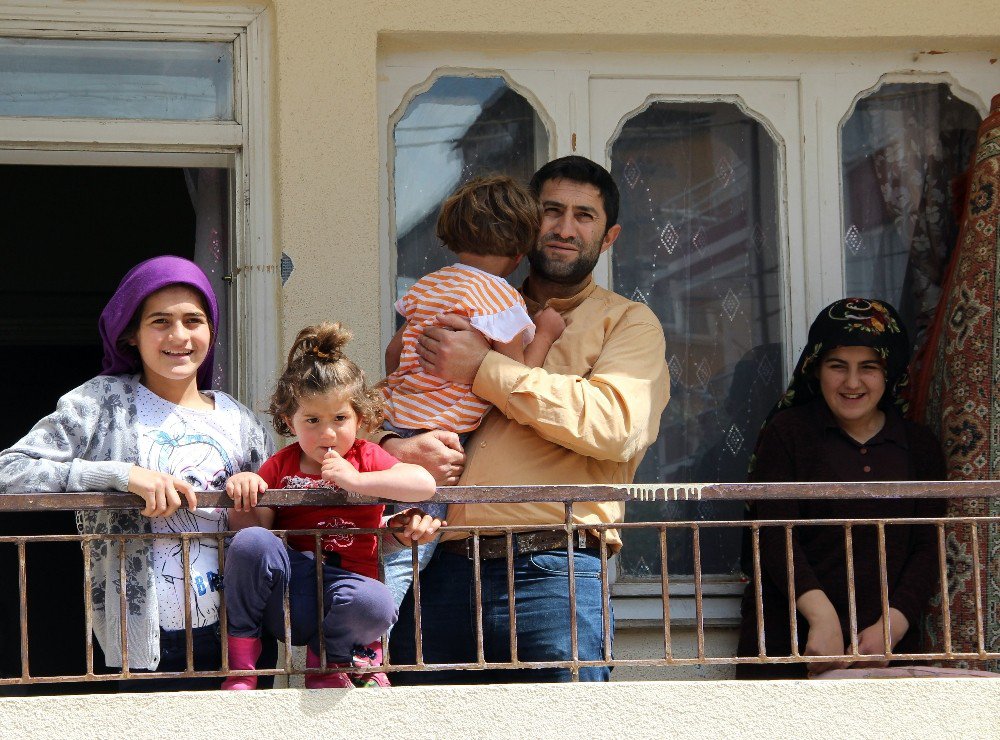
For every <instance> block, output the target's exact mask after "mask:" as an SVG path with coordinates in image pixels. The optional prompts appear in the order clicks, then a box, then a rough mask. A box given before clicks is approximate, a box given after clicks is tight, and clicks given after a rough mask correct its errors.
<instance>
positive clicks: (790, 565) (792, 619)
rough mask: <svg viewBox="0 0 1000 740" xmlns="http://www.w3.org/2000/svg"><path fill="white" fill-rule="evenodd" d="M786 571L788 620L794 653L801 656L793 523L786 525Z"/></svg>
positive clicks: (795, 655)
mask: <svg viewBox="0 0 1000 740" xmlns="http://www.w3.org/2000/svg"><path fill="white" fill-rule="evenodd" d="M785 572H786V573H787V574H788V622H789V625H788V627H789V631H790V633H791V636H792V655H793V656H794V657H796V658H798V657H800V653H799V620H798V613H799V612H798V609H797V608H796V605H795V558H794V556H793V553H792V525H791V524H786V525H785Z"/></svg>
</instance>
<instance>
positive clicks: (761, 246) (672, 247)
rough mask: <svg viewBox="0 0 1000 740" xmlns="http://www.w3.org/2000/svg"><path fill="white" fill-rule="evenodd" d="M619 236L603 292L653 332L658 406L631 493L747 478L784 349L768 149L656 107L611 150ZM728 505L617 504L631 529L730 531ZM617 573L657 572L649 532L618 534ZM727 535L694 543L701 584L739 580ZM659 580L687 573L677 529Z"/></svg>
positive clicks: (744, 131) (689, 565)
mask: <svg viewBox="0 0 1000 740" xmlns="http://www.w3.org/2000/svg"><path fill="white" fill-rule="evenodd" d="M611 160H612V174H613V175H614V177H615V180H616V181H617V182H618V183H619V186H620V188H621V195H622V208H621V216H620V218H619V221H620V223H621V224H622V236H621V238H620V239H619V240H618V242H617V243H616V244H615V246H614V248H613V249H612V270H613V280H614V289H615V291H616V292H618V293H621V294H622V295H624V296H627V297H630V298H632V299H633V300H636V301H642V302H643V303H646V304H648V305H649V307H650V308H651V309H652V310H653V311H654V313H655V314H656V315H657V317H658V318H659V319H660V321H661V323H662V325H663V331H664V334H665V335H666V341H667V360H668V363H669V366H670V375H671V386H670V392H671V398H670V403H669V405H668V406H667V409H666V411H665V412H664V414H663V417H662V421H661V426H660V435H659V438H658V439H657V441H656V443H655V444H654V445H653V447H652V448H650V450H649V451H648V452H647V454H646V457H645V458H644V460H643V462H642V465H641V466H640V467H639V470H638V473H637V475H636V480H637V481H638V482H650V483H651V482H661V481H667V482H669V481H683V482H727V481H729V482H735V481H743V480H746V472H747V463H748V460H749V457H750V453H751V451H752V449H753V445H754V443H755V441H756V437H757V430H758V428H759V427H760V424H761V422H762V421H763V418H764V416H765V415H766V413H767V411H768V410H769V408H770V406H771V404H773V403H774V402H775V401H776V400H777V398H778V397H779V395H780V393H781V390H782V387H783V384H784V379H783V357H784V346H783V336H782V312H783V307H784V296H785V290H784V288H783V287H782V272H781V259H780V250H779V236H780V224H779V218H780V209H779V192H780V187H779V174H778V172H779V161H778V149H777V146H776V145H775V142H774V141H773V140H772V139H771V136H770V135H769V134H768V133H767V131H766V130H765V128H764V127H763V126H762V125H761V124H760V123H758V122H757V121H755V120H754V119H752V118H750V117H749V116H747V115H746V114H744V113H743V112H742V111H741V110H740V109H739V108H738V107H737V106H736V105H734V104H730V103H666V102H657V103H653V104H652V105H650V106H649V107H648V108H646V109H645V110H644V111H642V112H641V113H639V114H638V115H636V116H634V117H633V118H632V119H630V120H629V121H628V122H627V123H626V124H625V125H624V126H623V128H622V131H621V134H620V136H619V137H618V138H617V140H616V141H615V142H614V145H613V148H612V154H611ZM742 513H743V504H742V503H741V502H711V503H708V502H706V503H702V504H697V503H684V502H681V503H677V502H668V503H630V504H629V505H628V507H626V518H627V519H628V520H630V521H649V520H670V519H739V518H741V517H742ZM625 539H626V546H625V548H624V549H623V550H622V552H621V556H620V566H619V567H620V569H621V575H622V576H623V577H626V578H630V579H639V580H641V579H643V578H656V579H657V580H658V579H659V574H660V554H659V543H658V537H657V535H656V533H655V532H649V531H627V532H626V533H625ZM739 551H740V538H739V536H737V535H736V532H735V530H733V529H731V528H717V529H703V530H702V532H701V564H702V572H703V573H705V574H714V575H720V576H732V575H733V574H736V573H738V572H739V569H740V568H739V559H740V558H739ZM668 552H669V562H668V568H669V570H670V571H671V573H677V574H690V573H693V571H694V564H693V550H692V542H691V534H690V531H689V530H681V529H674V530H670V531H669V535H668Z"/></svg>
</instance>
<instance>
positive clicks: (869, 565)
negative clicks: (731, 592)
mask: <svg viewBox="0 0 1000 740" xmlns="http://www.w3.org/2000/svg"><path fill="white" fill-rule="evenodd" d="M944 475H945V463H944V457H943V455H942V454H941V448H940V445H939V444H938V442H937V440H936V439H935V438H934V435H933V434H932V433H931V432H930V430H929V429H927V428H926V427H924V426H921V425H918V424H914V423H912V422H909V421H906V420H904V419H903V418H902V417H901V416H899V415H898V414H897V413H896V412H895V411H894V410H891V411H889V412H887V413H886V422H885V426H884V427H883V428H882V430H881V431H880V432H879V433H878V434H876V435H875V436H874V437H872V438H871V439H870V440H868V441H867V442H865V443H864V444H861V443H859V442H857V441H856V440H854V439H853V438H851V437H850V436H849V435H847V434H846V433H845V432H844V431H843V430H841V429H840V427H839V426H838V425H837V423H836V420H835V419H834V418H833V416H832V414H831V413H830V411H829V409H828V408H827V406H826V404H825V403H824V402H823V401H822V400H817V401H814V402H812V403H809V404H806V405H804V406H798V407H795V408H792V409H788V410H787V411H783V412H781V413H779V414H777V415H776V416H775V417H774V419H773V420H772V421H771V423H770V424H768V426H767V427H766V428H765V429H764V431H763V433H762V437H761V440H760V446H759V448H758V450H757V466H756V468H755V470H754V472H753V473H752V474H751V476H750V478H751V480H753V481H760V482H764V481H768V482H786V481H787V482H796V481H798V482H808V481H817V482H819V481H830V482H834V481H884V480H942V479H943V478H944ZM944 513H945V502H944V501H943V500H942V499H851V500H839V501H838V500H826V499H824V500H801V501H760V502H757V503H756V505H755V506H754V512H753V514H754V518H756V519H838V518H860V519H884V518H888V519H892V518H900V517H939V516H944ZM792 532H793V537H792V545H793V558H794V565H795V593H796V594H797V595H801V594H804V593H805V592H807V591H809V590H811V589H814V588H820V589H822V590H823V591H824V592H825V593H826V595H827V597H829V599H830V601H831V602H832V603H833V606H834V607H835V608H836V610H837V613H838V614H839V615H840V618H841V626H842V628H843V630H844V640H845V642H847V643H848V644H849V642H850V633H849V623H848V619H849V616H848V589H847V559H846V547H845V543H844V529H843V527H841V526H811V525H800V526H797V527H795V528H794V529H793V530H792ZM852 535H853V541H854V547H853V552H854V582H855V591H856V599H857V601H856V603H857V624H858V631H859V632H860V631H861V630H863V629H864V628H866V627H868V626H869V625H871V624H873V623H874V622H876V621H877V620H878V619H879V618H880V617H881V615H882V601H881V581H880V578H879V557H878V533H877V528H876V527H875V526H874V525H867V526H865V525H855V526H854V527H853V528H852ZM885 542H886V575H887V583H888V592H889V606H890V607H894V608H896V609H899V611H901V612H902V613H903V615H904V616H905V617H906V618H907V620H908V621H909V623H910V629H909V631H908V632H907V633H906V635H905V636H904V637H903V639H902V640H901V641H900V643H899V644H898V645H897V646H896V648H895V651H896V652H900V653H902V652H916V651H918V650H919V628H918V624H919V621H920V616H921V614H922V612H923V610H924V608H925V607H926V605H927V601H928V599H929V598H930V596H931V595H932V593H933V592H934V589H935V588H936V586H937V583H938V572H939V570H938V558H937V534H936V530H935V528H934V527H933V526H913V525H893V524H887V525H886V527H885ZM760 546H761V552H760V555H761V575H762V579H761V592H762V594H763V601H764V625H765V636H766V647H767V653H768V655H788V654H790V652H791V630H790V629H789V621H788V587H787V582H788V574H787V564H786V552H785V533H784V528H783V527H763V528H761V536H760ZM798 630H799V639H800V641H801V645H800V648H803V647H804V645H805V640H806V637H807V635H808V624H807V623H806V622H805V620H804V619H802V618H801V617H800V618H799V620H798ZM738 654H739V655H756V654H757V618H756V607H755V605H754V587H753V583H752V582H751V583H750V584H749V585H748V586H747V590H746V593H745V594H744V598H743V621H742V628H741V635H740V644H739V649H738ZM798 668H799V669H801V670H803V671H804V668H802V667H801V666H800V667H798Z"/></svg>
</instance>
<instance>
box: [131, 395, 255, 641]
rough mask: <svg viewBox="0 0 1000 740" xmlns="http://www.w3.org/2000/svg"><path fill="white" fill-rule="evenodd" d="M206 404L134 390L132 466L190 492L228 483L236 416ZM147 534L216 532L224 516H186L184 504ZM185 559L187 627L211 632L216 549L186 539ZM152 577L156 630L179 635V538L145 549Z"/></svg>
mask: <svg viewBox="0 0 1000 740" xmlns="http://www.w3.org/2000/svg"><path fill="white" fill-rule="evenodd" d="M214 398H215V408H214V409H212V410H205V411H202V410H197V409H189V408H185V407H183V406H177V405H176V404H173V403H170V402H169V401H166V400H164V399H162V398H160V397H159V396H157V395H156V394H155V393H153V392H152V391H150V390H149V389H147V388H145V387H144V386H141V385H140V386H139V392H138V393H137V394H136V411H137V412H138V413H137V418H138V422H139V428H138V432H139V465H140V466H142V467H144V468H149V469H150V470H156V471H159V472H162V473H169V474H170V475H172V476H174V477H175V478H180V479H181V480H184V481H187V482H188V483H190V484H191V485H192V486H193V487H194V489H195V490H197V491H213V490H219V489H222V488H225V485H226V481H227V480H228V479H229V476H231V475H233V474H234V473H238V472H239V471H240V469H241V465H242V463H243V462H244V461H243V459H242V457H243V454H244V451H243V450H241V443H240V412H239V408H238V407H237V406H236V404H234V403H233V402H232V401H231V400H230V399H229V398H228V397H226V396H224V395H221V394H216V395H215V396H214ZM182 501H183V497H182ZM150 526H151V528H152V531H153V532H156V533H171V532H173V533H176V532H212V533H215V532H224V531H226V529H228V526H229V517H228V514H227V510H226V509H197V510H195V511H190V510H188V509H187V507H186V504H185V505H184V506H183V507H182V508H181V509H179V510H178V511H177V512H175V513H174V514H172V515H170V516H169V517H153V518H152V519H150ZM188 552H189V557H190V562H191V626H192V627H204V626H207V625H211V624H215V623H216V622H218V621H219V583H220V577H221V574H220V573H219V541H218V539H217V538H215V537H206V538H204V539H192V540H190V545H189V550H188ZM153 570H154V573H155V575H156V596H157V600H158V601H159V608H160V627H161V628H162V629H165V630H181V629H184V554H183V549H182V545H181V540H180V539H179V538H177V539H175V538H164V539H156V540H154V541H153Z"/></svg>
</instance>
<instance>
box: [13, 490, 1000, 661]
mask: <svg viewBox="0 0 1000 740" xmlns="http://www.w3.org/2000/svg"><path fill="white" fill-rule="evenodd" d="M997 497H1000V491H998V496H997ZM914 498H923V497H914ZM2 499H3V497H2V496H0V500H2ZM352 503H354V504H357V503H358V502H357V501H353V502H352ZM69 508H70V509H73V508H74V507H72V506H70V507H69ZM133 508H134V507H133ZM0 511H2V509H0ZM879 521H892V523H893V524H913V525H925V526H926V525H936V524H946V525H954V524H971V523H978V524H987V525H989V524H997V523H1000V517H997V516H965V517H959V516H956V517H947V516H945V517H898V518H897V517H893V518H892V519H891V520H887V519H884V518H883V519H878V518H875V519H871V518H869V519H863V518H858V517H853V518H842V519H808V520H805V519H755V520H752V521H751V520H746V519H717V520H711V521H709V520H705V521H699V522H698V526H699V527H701V528H702V529H704V528H713V529H718V528H742V527H747V528H750V527H752V526H753V525H754V524H757V525H759V526H762V527H765V526H767V527H771V526H773V527H783V526H785V525H786V524H793V525H794V526H796V527H829V526H843V525H845V524H853V525H855V526H857V525H861V524H872V525H874V524H876V523H877V522H879ZM690 526H691V521H690V520H676V521H669V522H664V521H637V522H614V523H599V522H592V523H588V524H587V528H588V529H592V530H597V531H600V530H601V529H615V530H623V529H655V528H658V527H666V528H668V529H687V528H689V527H690ZM477 528H481V527H479V526H474V525H469V526H462V525H449V526H447V527H442V528H441V529H440V530H439V531H440V532H442V533H443V532H459V533H461V532H465V533H471V532H472V531H473V530H474V529H477ZM503 529H504V531H510V532H514V533H515V534H516V533H521V532H536V531H540V530H541V531H562V530H563V529H564V525H562V524H550V525H545V524H510V525H504V527H503ZM286 531H287V532H288V534H293V535H298V534H307V535H311V534H312V533H313V532H314V531H315V530H314V529H289V530H286ZM324 531H325V532H328V533H329V532H331V531H332V532H346V531H348V530H344V529H340V530H324ZM349 531H350V533H351V534H379V533H381V532H382V530H380V529H375V528H371V527H357V528H353V527H352V528H351V529H350V530H349ZM222 534H223V535H224V536H227V537H231V536H233V535H235V534H236V532H232V531H229V532H223V533H222ZM161 537H162V535H161V534H156V533H151V532H146V533H141V532H136V533H130V534H109V533H102V534H99V535H97V534H83V535H79V534H64V535H23V536H22V535H3V536H0V544H11V545H16V544H17V542H18V541H19V540H24V541H25V542H27V543H29V544H30V543H32V542H91V541H93V540H97V539H101V540H108V541H111V542H119V541H121V540H126V541H128V542H143V541H147V540H153V539H157V538H161ZM102 675H103V674H102Z"/></svg>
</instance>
